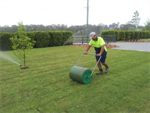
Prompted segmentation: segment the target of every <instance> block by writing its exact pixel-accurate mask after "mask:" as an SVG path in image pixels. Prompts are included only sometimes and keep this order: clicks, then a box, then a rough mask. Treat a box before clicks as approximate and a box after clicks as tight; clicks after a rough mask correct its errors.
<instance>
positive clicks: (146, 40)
mask: <svg viewBox="0 0 150 113" xmlns="http://www.w3.org/2000/svg"><path fill="white" fill-rule="evenodd" d="M139 41H144V42H150V38H148V39H140V40H139Z"/></svg>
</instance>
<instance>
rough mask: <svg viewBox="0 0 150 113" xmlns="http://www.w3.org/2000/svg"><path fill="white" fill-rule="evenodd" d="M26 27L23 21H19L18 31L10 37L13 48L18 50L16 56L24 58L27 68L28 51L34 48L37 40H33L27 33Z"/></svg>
mask: <svg viewBox="0 0 150 113" xmlns="http://www.w3.org/2000/svg"><path fill="white" fill-rule="evenodd" d="M26 31H27V29H26V27H23V22H18V33H17V34H16V35H15V36H14V37H12V38H10V40H11V42H12V43H13V46H12V48H13V49H14V50H15V51H16V53H18V54H16V56H17V57H19V58H20V59H23V62H24V65H23V66H24V67H23V68H26V51H27V50H28V51H29V50H30V49H32V48H33V46H34V43H35V41H33V40H31V38H29V37H28V36H27V34H26Z"/></svg>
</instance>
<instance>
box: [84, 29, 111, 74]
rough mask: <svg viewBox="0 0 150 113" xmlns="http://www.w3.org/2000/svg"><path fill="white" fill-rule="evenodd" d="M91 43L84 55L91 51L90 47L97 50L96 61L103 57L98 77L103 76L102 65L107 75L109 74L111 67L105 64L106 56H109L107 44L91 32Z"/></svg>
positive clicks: (99, 65)
mask: <svg viewBox="0 0 150 113" xmlns="http://www.w3.org/2000/svg"><path fill="white" fill-rule="evenodd" d="M89 39H90V42H89V45H88V47H87V48H86V50H85V52H84V54H87V52H88V50H89V49H90V47H91V46H92V45H93V46H94V48H95V52H96V61H98V59H99V58H100V56H101V59H100V61H99V63H98V68H99V70H100V72H98V73H96V74H97V75H100V74H103V69H102V66H101V63H102V64H103V65H104V66H105V68H106V69H105V73H108V70H109V67H108V65H107V63H105V60H106V56H107V49H106V46H105V42H104V40H103V39H102V38H101V37H97V35H96V33H95V32H91V33H90V38H89Z"/></svg>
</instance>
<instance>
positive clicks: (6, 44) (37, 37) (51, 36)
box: [0, 31, 73, 50]
mask: <svg viewBox="0 0 150 113" xmlns="http://www.w3.org/2000/svg"><path fill="white" fill-rule="evenodd" d="M26 34H27V36H28V37H29V38H31V39H32V40H34V41H36V43H35V45H34V48H42V47H52V46H61V45H63V43H65V41H66V40H67V39H68V38H69V37H71V36H72V35H73V33H72V32H71V31H33V32H26ZM14 35H18V32H16V33H8V32H4V33H1V34H0V49H1V50H12V45H13V44H12V42H11V41H10V38H11V37H14Z"/></svg>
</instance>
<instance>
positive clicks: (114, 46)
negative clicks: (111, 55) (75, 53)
mask: <svg viewBox="0 0 150 113" xmlns="http://www.w3.org/2000/svg"><path fill="white" fill-rule="evenodd" d="M69 46H77V47H87V46H88V44H73V45H69ZM92 47H93V46H92ZM117 47H119V46H116V45H106V48H117Z"/></svg>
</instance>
